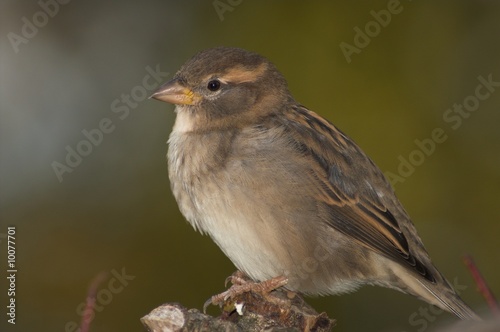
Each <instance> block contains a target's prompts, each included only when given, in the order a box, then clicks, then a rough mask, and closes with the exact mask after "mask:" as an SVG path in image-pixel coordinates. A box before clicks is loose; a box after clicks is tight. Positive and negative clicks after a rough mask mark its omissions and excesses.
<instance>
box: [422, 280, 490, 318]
mask: <svg viewBox="0 0 500 332" xmlns="http://www.w3.org/2000/svg"><path fill="white" fill-rule="evenodd" d="M420 284H421V285H422V286H423V287H424V288H425V289H426V290H427V291H428V292H429V293H431V294H432V295H433V296H434V298H435V300H436V302H437V305H438V306H439V307H441V308H442V309H444V310H447V311H449V312H451V313H453V314H455V315H456V316H457V317H458V318H460V319H463V320H475V321H481V320H482V319H481V318H480V317H479V316H478V315H477V314H476V313H475V312H474V311H473V310H472V309H471V308H470V307H469V306H468V305H467V304H465V302H464V301H463V300H462V299H461V298H460V296H458V295H457V294H456V293H455V292H454V291H453V290H452V289H445V290H444V291H443V292H439V294H438V293H436V292H435V291H434V290H432V289H431V288H430V287H428V286H427V285H425V282H420Z"/></svg>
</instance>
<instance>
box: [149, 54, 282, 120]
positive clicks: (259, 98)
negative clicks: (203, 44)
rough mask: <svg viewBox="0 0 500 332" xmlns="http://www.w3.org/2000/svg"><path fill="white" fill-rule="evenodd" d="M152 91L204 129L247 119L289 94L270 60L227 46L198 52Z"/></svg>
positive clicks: (277, 104) (267, 110)
mask: <svg viewBox="0 0 500 332" xmlns="http://www.w3.org/2000/svg"><path fill="white" fill-rule="evenodd" d="M151 97H152V98H155V99H158V100H161V101H165V102H168V103H172V104H175V105H176V112H178V113H179V114H181V113H185V116H188V114H189V117H190V118H191V119H190V120H191V121H192V122H193V124H195V123H198V122H199V124H200V125H202V126H203V127H204V128H205V129H208V128H207V126H208V127H212V126H215V127H226V126H231V127H234V126H240V125H245V124H247V123H248V121H252V120H254V119H256V118H259V117H260V116H264V115H266V114H269V113H271V112H273V111H277V110H279V109H280V108H281V107H283V105H286V104H287V102H288V101H289V100H291V97H290V93H289V92H288V88H287V83H286V81H285V79H284V77H283V76H282V75H281V73H280V72H279V71H278V70H277V69H276V67H275V66H274V65H273V64H272V63H271V62H269V61H268V60H267V59H266V58H264V57H263V56H261V55H259V54H256V53H252V52H248V51H246V50H243V49H239V48H228V47H217V48H212V49H208V50H205V51H202V52H200V53H198V54H196V55H195V56H194V57H192V58H191V59H190V60H188V61H187V62H186V63H185V64H184V65H183V66H182V67H181V69H180V70H179V71H178V72H177V73H176V74H175V76H174V78H173V79H172V80H170V81H168V82H167V83H165V84H163V85H162V86H160V87H159V88H158V90H157V91H156V92H155V93H154V94H153V95H152V96H151ZM195 127H197V126H196V125H195Z"/></svg>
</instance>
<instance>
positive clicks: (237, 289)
mask: <svg viewBox="0 0 500 332" xmlns="http://www.w3.org/2000/svg"><path fill="white" fill-rule="evenodd" d="M228 281H231V284H232V286H231V287H230V288H229V289H228V290H226V291H225V292H222V293H220V294H217V295H214V296H212V297H211V298H209V299H208V300H207V301H206V302H205V304H204V305H203V312H206V310H207V307H208V306H209V305H210V304H213V305H222V304H223V303H224V302H225V301H227V300H228V299H233V298H234V297H236V296H238V295H241V294H243V293H247V292H254V293H258V294H260V295H262V296H263V297H264V298H266V299H268V300H269V293H270V292H271V291H273V290H275V289H277V288H279V287H281V286H284V285H286V284H287V282H288V278H287V277H285V276H279V277H275V278H272V279H268V280H264V281H261V282H253V281H251V280H250V279H249V278H248V277H247V276H246V275H245V274H243V272H241V271H236V272H235V273H233V274H232V275H231V276H229V277H228V278H227V279H226V283H225V284H226V285H227V282H228ZM277 300H279V299H275V300H273V302H275V301H277Z"/></svg>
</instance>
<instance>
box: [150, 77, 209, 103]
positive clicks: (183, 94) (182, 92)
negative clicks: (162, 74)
mask: <svg viewBox="0 0 500 332" xmlns="http://www.w3.org/2000/svg"><path fill="white" fill-rule="evenodd" d="M149 98H154V99H158V100H161V101H164V102H167V103H171V104H176V105H193V104H195V103H196V102H197V101H198V100H199V99H200V97H199V96H198V95H197V94H196V93H194V92H193V91H192V90H191V89H188V88H186V87H185V86H184V85H182V83H181V82H180V81H179V79H177V78H174V79H172V80H170V81H168V82H167V83H165V84H163V85H161V86H160V87H159V88H158V90H156V91H155V92H154V93H153V94H152V95H151V96H150V97H149Z"/></svg>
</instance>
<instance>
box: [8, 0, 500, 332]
mask: <svg viewBox="0 0 500 332" xmlns="http://www.w3.org/2000/svg"><path fill="white" fill-rule="evenodd" d="M221 3H222V4H226V6H229V7H226V9H227V10H226V11H225V12H223V13H218V12H217V10H216V8H215V6H222V5H221ZM390 3H391V2H390V1H389V2H388V1H364V2H349V3H348V2H340V1H331V2H327V1H318V2H305V1H236V0H232V2H230V1H229V0H222V1H214V2H212V1H204V2H202V1H182V2H181V1H140V2H139V1H106V2H101V1H77V0H74V1H71V2H69V3H68V4H65V5H60V6H59V9H58V12H57V13H55V14H54V15H53V17H48V16H46V17H48V19H47V20H46V21H45V22H44V21H43V14H37V13H39V12H40V11H42V7H41V6H40V4H38V2H37V1H1V7H0V13H1V14H0V15H1V17H0V22H1V23H0V24H1V25H0V32H1V33H0V38H1V39H0V42H1V44H0V45H1V48H0V59H1V67H0V73H1V84H0V93H1V95H0V102H1V104H0V106H1V124H0V126H1V127H0V144H1V145H0V153H1V155H0V158H1V159H0V162H1V174H0V181H1V182H0V193H1V201H0V204H1V215H0V217H1V219H0V222H1V226H0V241H1V243H0V248H1V249H0V254H1V256H0V262H1V264H0V267H1V276H2V278H1V280H0V287H1V288H0V294H1V296H0V299H1V306H0V307H1V308H4V309H1V311H2V314H1V316H0V317H1V318H0V330H2V331H34V330H37V331H65V328H66V327H69V326H71V322H75V324H76V325H77V324H79V322H80V319H81V316H80V314H79V313H78V310H79V306H80V305H81V303H82V302H83V301H85V297H86V296H87V293H88V286H89V284H90V283H91V282H92V280H94V279H95V278H96V276H98V275H100V274H101V273H102V272H107V275H105V276H104V281H103V282H102V283H101V284H100V285H99V287H98V291H100V292H101V293H100V294H101V299H100V300H99V299H98V304H101V305H102V307H101V311H100V312H96V313H95V319H94V320H93V322H92V324H91V331H142V330H143V328H142V326H141V323H140V321H139V319H140V317H142V316H144V315H145V314H147V313H148V312H149V311H150V310H152V309H153V308H155V307H156V306H158V305H160V304H161V303H164V302H174V301H178V302H181V303H182V304H184V305H185V306H187V307H196V308H201V307H202V304H203V302H204V301H205V300H206V299H207V298H208V297H209V296H210V295H212V294H214V293H217V292H220V291H222V290H223V286H224V285H223V284H224V279H225V277H226V276H228V275H229V274H230V273H232V272H233V270H234V267H233V266H232V264H231V262H230V261H229V260H228V259H227V258H226V257H225V256H224V255H223V254H222V252H221V251H220V250H219V249H218V248H217V247H216V246H215V245H214V244H213V243H212V241H211V240H210V239H209V238H208V237H203V236H201V235H200V234H198V233H195V232H194V231H193V229H192V228H191V227H190V226H189V225H188V224H187V223H186V222H185V221H184V219H183V217H182V216H181V215H180V213H179V211H178V209H177V205H176V203H175V201H174V199H173V197H172V194H171V193H170V189H169V183H168V176H167V165H166V161H165V154H166V151H167V145H166V141H167V139H168V135H169V133H170V131H171V128H172V125H173V121H174V118H175V116H174V112H173V107H172V106H168V105H166V104H164V103H160V102H158V101H153V100H148V99H144V96H143V93H145V92H147V93H148V94H150V93H151V92H152V89H147V88H146V87H141V86H143V78H144V77H145V76H146V75H148V70H146V67H148V66H149V67H150V68H152V69H155V68H156V67H157V66H159V68H160V70H161V71H162V72H168V73H169V75H166V74H164V78H163V79H162V80H163V81H166V80H167V79H169V78H170V77H171V76H172V75H173V74H174V73H175V71H176V70H177V69H178V68H179V66H180V65H181V64H182V63H183V62H184V61H185V60H187V59H188V58H189V57H191V56H192V55H193V54H195V53H196V52H198V51H200V50H202V49H204V48H208V47H212V46H219V45H225V46H238V47H243V48H246V49H249V50H253V51H256V52H258V53H261V54H263V55H265V56H266V57H268V58H270V59H271V60H272V61H273V62H274V63H275V64H276V65H277V67H278V68H279V69H280V70H281V71H282V72H283V74H284V75H285V77H286V78H287V79H288V82H289V85H290V89H291V91H292V93H293V94H294V96H295V98H296V99H297V100H298V101H300V102H301V103H302V104H304V105H306V106H307V107H309V108H311V109H312V110H314V111H316V112H317V113H319V114H321V115H323V116H325V117H326V118H328V119H329V120H331V121H332V122H334V123H335V124H336V125H337V126H339V127H340V128H341V129H342V130H343V131H345V132H347V133H348V135H350V136H351V137H352V138H354V139H355V140H356V142H357V143H358V144H359V145H360V146H361V147H362V148H363V149H364V150H365V152H367V153H368V154H369V155H370V156H371V157H372V158H373V159H374V160H375V162H376V163H377V164H378V165H379V167H380V168H381V169H382V170H383V171H384V172H393V173H397V172H398V165H399V164H400V160H398V157H399V156H402V157H403V158H405V159H408V157H409V155H410V154H411V153H414V154H413V155H414V157H415V156H417V154H418V152H414V151H416V150H417V145H416V143H415V142H414V141H415V140H424V139H427V138H430V137H431V132H432V131H433V130H434V129H435V128H441V129H442V130H444V132H445V134H446V135H447V139H446V141H444V142H443V143H439V144H436V147H435V151H434V152H433V153H430V155H429V156H425V160H422V162H421V164H420V165H419V166H418V167H416V168H415V170H414V171H413V172H412V174H409V176H407V177H406V179H405V181H404V182H400V183H397V184H396V185H395V188H396V191H397V193H398V196H399V198H400V199H401V201H402V202H403V204H404V206H405V207H406V209H407V210H408V212H409V213H410V215H411V216H412V218H413V220H414V222H415V224H416V225H417V228H418V229H419V233H420V236H421V237H422V238H423V240H424V243H425V244H426V247H427V249H428V250H429V252H430V254H431V256H432V257H433V260H434V262H435V263H436V265H437V266H438V267H439V268H440V269H441V271H442V272H443V273H444V274H445V275H446V276H447V277H448V278H449V279H450V280H451V281H452V282H453V281H454V280H456V282H457V283H458V284H459V285H461V286H460V289H462V296H463V297H464V299H465V300H466V301H467V302H468V303H469V304H470V305H471V306H473V307H474V308H477V310H478V311H480V312H483V313H484V312H485V311H486V310H487V309H486V308H485V303H484V301H483V300H482V298H481V296H480V295H479V294H478V293H477V292H476V290H475V286H474V284H473V281H472V279H471V277H470V274H469V273H468V272H467V270H466V269H465V267H464V266H463V264H462V262H461V257H462V255H463V254H465V253H470V254H471V255H473V256H474V258H475V259H476V261H477V264H478V265H479V267H480V269H481V271H482V272H483V274H484V276H485V277H486V278H487V280H488V281H489V282H490V285H491V287H492V289H493V291H495V292H496V293H497V294H500V282H499V280H500V269H499V267H498V254H499V247H500V244H499V237H498V235H499V234H500V227H499V223H498V222H499V220H500V212H499V210H498V205H499V194H498V188H499V185H500V172H499V169H500V153H499V151H500V130H499V124H500V109H499V105H500V88H497V89H498V90H496V91H494V92H493V93H491V95H490V96H489V98H487V99H485V100H483V101H480V104H479V106H478V108H477V110H475V111H473V112H470V113H469V112H467V113H466V114H467V116H468V118H465V119H463V121H462V123H461V124H460V126H459V127H458V128H457V129H456V130H454V129H453V128H452V127H451V124H452V123H449V122H446V121H444V119H443V115H444V114H445V113H446V112H447V110H448V109H449V108H450V107H452V106H453V104H455V103H457V104H461V103H463V101H464V99H466V98H467V97H468V96H471V95H474V92H475V89H476V87H477V86H478V84H479V81H478V77H479V76H482V77H484V78H487V77H488V75H492V78H493V80H494V81H496V82H499V81H500V40H499V39H500V20H499V17H500V16H499V15H500V5H499V3H498V2H496V1H487V0H482V1H463V0H462V1H455V0H453V1H452V0H449V1H439V2H435V1H407V0H404V1H403V0H402V2H401V3H400V4H399V6H398V7H397V8H398V9H399V10H400V12H399V13H398V14H392V15H391V20H390V22H388V24H385V25H386V26H385V27H380V25H379V27H380V29H379V31H377V30H376V28H377V25H376V24H375V25H373V24H372V25H370V24H369V27H372V28H373V29H374V30H373V31H372V34H373V35H374V36H373V37H370V41H369V44H368V45H366V46H365V47H363V48H360V49H359V53H353V54H352V55H351V58H350V60H351V61H350V63H348V61H347V59H346V57H345V56H344V54H343V53H342V51H341V48H340V44H341V43H342V42H344V43H348V44H351V45H355V44H354V37H355V34H356V32H355V30H353V29H354V28H355V27H359V28H360V29H361V30H364V29H365V25H366V24H367V23H369V22H370V21H374V20H375V19H374V16H373V15H372V14H371V13H370V12H371V11H375V12H379V11H381V10H387V7H388V4H390ZM52 11H55V7H54V6H52ZM219 14H220V15H219ZM37 15H38V16H37ZM34 16H35V17H36V19H38V20H39V21H38V23H39V25H40V27H39V28H38V31H37V32H36V33H33V31H31V32H32V34H33V35H32V36H30V38H26V42H25V43H21V44H19V45H17V47H13V43H12V42H11V41H10V40H11V39H12V38H13V36H14V35H13V34H15V35H17V36H21V37H22V36H23V35H22V29H23V25H25V24H26V23H25V22H26V21H29V22H33V20H34ZM23 17H24V18H26V20H24V21H23ZM42 23H44V24H42ZM25 32H26V31H25ZM358 42H359V41H358ZM365 42H366V41H365ZM16 50H17V52H16ZM148 82H149V83H150V84H152V83H155V84H158V82H157V81H155V80H154V79H153V80H150V81H148ZM150 87H151V86H150ZM483 91H486V90H483ZM131 92H133V93H135V101H134V100H132V102H131V103H130V105H131V106H127V107H126V108H127V109H128V110H129V113H128V115H127V116H125V111H126V110H124V109H123V108H122V111H121V112H119V113H115V112H113V108H112V104H113V103H114V102H115V100H117V99H118V102H115V103H119V106H122V107H123V106H124V105H125V104H124V103H122V102H121V101H120V99H121V98H122V95H123V94H129V95H130V94H131ZM469 100H470V98H469ZM117 105H118V104H115V106H117ZM120 115H121V116H122V117H123V119H120ZM106 118H108V119H110V120H109V121H111V123H112V125H113V128H114V130H113V131H112V132H111V133H107V134H103V137H102V139H101V141H100V142H99V144H97V145H96V146H93V147H92V152H91V153H89V154H88V155H87V156H85V157H83V158H82V160H81V162H80V164H79V165H78V166H76V167H74V168H72V172H71V173H68V172H67V173H64V174H62V181H59V179H58V177H57V176H56V173H55V172H54V169H53V163H54V162H58V163H61V164H66V161H65V158H66V155H67V153H68V152H67V150H66V147H67V146H69V147H71V148H72V149H76V148H77V146H78V144H85V143H81V142H82V141H83V140H85V139H86V138H85V136H84V134H83V133H82V130H87V131H89V132H90V131H92V130H93V129H95V128H98V126H99V123H100V122H101V121H102V119H106ZM82 146H83V145H82ZM7 226H15V227H16V248H17V261H16V263H17V269H18V273H17V289H16V291H17V292H16V297H15V298H16V304H17V320H16V322H17V324H16V325H15V326H12V325H10V324H7V322H6V320H7V317H6V315H5V311H6V309H5V306H6V305H7V297H6V290H7V288H8V287H7V283H6V279H5V271H6V269H7V267H6V261H7V253H6V249H7V247H6V239H5V233H6V232H7ZM123 269H125V273H126V274H127V275H130V276H133V277H135V278H134V279H133V280H129V281H128V283H127V285H126V286H125V287H123V288H120V289H119V290H117V287H118V286H119V285H120V283H115V282H114V281H113V278H116V277H115V276H114V274H113V272H112V271H113V270H115V271H117V272H121V271H122V270H123ZM130 278H132V277H130ZM111 290H114V291H115V292H114V293H112V292H111ZM109 294H111V296H112V297H111V298H109V297H106V295H109ZM99 301H101V302H99ZM310 302H311V303H312V304H313V305H314V306H315V307H316V308H317V309H318V310H320V311H326V312H327V313H328V314H329V315H330V316H331V317H334V318H337V319H338V327H337V328H336V331H339V332H340V331H368V330H369V331H424V330H426V329H427V328H429V327H436V326H438V325H439V324H440V323H442V322H444V321H447V320H453V319H454V318H453V317H452V316H451V315H449V314H444V313H443V314H430V316H428V317H427V318H422V316H421V314H420V311H419V310H427V309H426V308H428V305H427V304H425V303H423V302H420V301H419V300H417V299H414V298H412V297H410V296H407V295H403V294H400V293H398V292H395V291H392V290H387V289H382V288H375V287H365V288H363V289H361V290H360V291H358V292H356V293H353V294H347V295H342V296H330V297H325V298H318V299H311V300H310ZM210 312H211V313H217V309H216V308H211V309H210ZM67 330H71V329H69V328H68V329H67Z"/></svg>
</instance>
